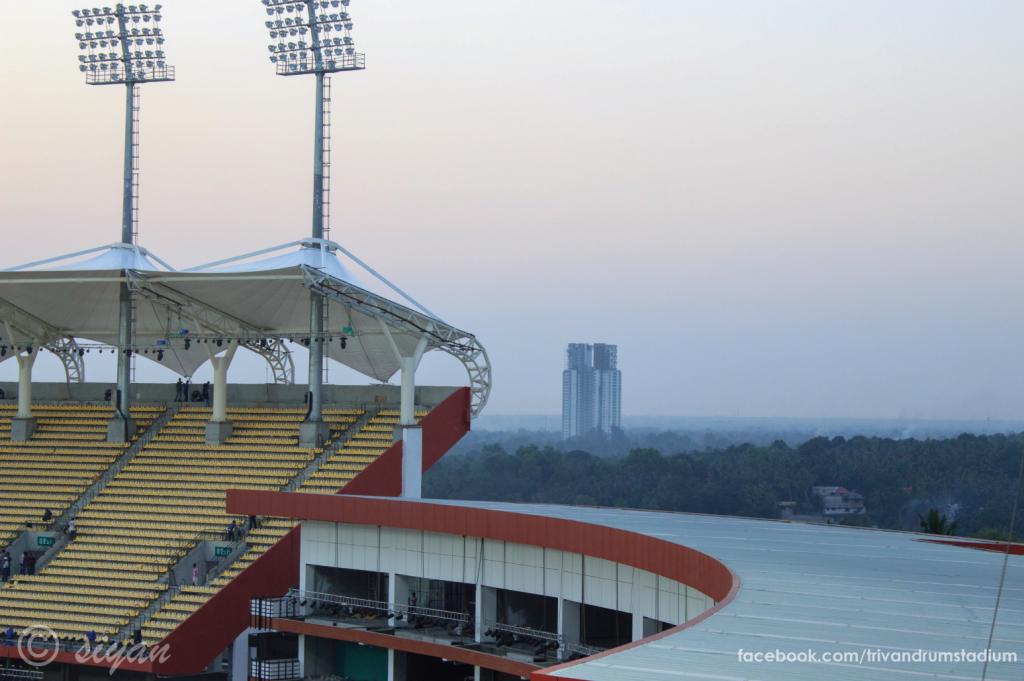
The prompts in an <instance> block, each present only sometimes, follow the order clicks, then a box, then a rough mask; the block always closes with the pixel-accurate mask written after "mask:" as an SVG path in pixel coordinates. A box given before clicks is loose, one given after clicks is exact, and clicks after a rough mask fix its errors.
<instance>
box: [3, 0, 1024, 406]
mask: <svg viewBox="0 0 1024 681" xmlns="http://www.w3.org/2000/svg"><path fill="white" fill-rule="evenodd" d="M163 4H164V13H165V21H164V29H165V31H166V33H167V36H168V43H167V51H168V54H169V61H170V62H171V63H172V64H174V65H176V66H177V74H178V82H176V83H174V84H159V85H149V86H146V87H145V88H144V91H143V98H142V163H141V169H142V204H141V206H142V212H141V218H142V227H141V234H142V238H141V241H142V244H143V245H144V246H146V247H148V248H150V249H152V250H153V251H155V252H156V253H158V254H159V255H161V256H162V257H163V258H165V259H167V260H169V261H170V262H171V263H172V264H174V265H176V266H178V267H186V266H189V265H192V264H196V263H199V262H204V261H208V260H212V259H215V258H219V257H226V256H229V255H232V254H235V253H238V252H241V251H243V250H249V249H255V248H259V247H263V246H268V245H272V244H275V243H279V242H284V241H289V240H291V239H294V238H298V237H301V236H305V235H306V234H308V231H309V213H310V207H309V195H310V193H311V189H310V182H311V180H310V174H311V166H312V148H311V147H312V114H313V83H312V80H311V79H310V78H308V77H307V78H280V77H277V76H275V75H274V73H273V69H272V65H271V64H270V63H269V61H268V60H267V54H268V52H267V48H266V44H267V42H268V40H267V38H266V31H265V29H264V28H263V21H264V19H265V14H264V12H263V7H262V5H261V3H260V2H258V0H218V1H217V2H210V1H209V0H207V1H205V2H200V1H199V0H165V2H164V3H163ZM0 5H2V7H3V10H4V13H3V15H2V21H0V56H2V58H3V70H2V72H0V79H2V83H3V97H4V101H3V104H2V106H0V158H2V163H0V224H2V227H3V233H4V235H5V238H4V240H3V250H2V256H0V265H2V266H11V265H14V264H17V263H20V262H22V261H26V260H31V259H35V258H38V257H43V256H47V255H51V254H55V253H56V252H61V251H71V250H75V249H79V248H84V247H89V246H93V245H98V244H101V243H107V242H111V241H114V240H116V239H117V238H118V236H119V220H120V180H121V178H120V172H121V170H120V164H121V146H120V145H121V130H122V125H123V106H124V102H123V91H122V90H121V89H120V88H116V87H107V88H99V87H88V86H86V85H85V84H84V82H83V78H82V75H81V74H80V73H79V72H78V69H77V68H76V63H77V60H76V55H77V53H78V49H77V44H76V43H75V41H74V39H73V34H74V32H75V30H76V29H75V26H74V22H73V18H72V17H71V15H70V10H71V9H73V8H75V7H78V6H80V4H79V3H70V2H64V1H63V0H61V1H53V2H45V3H43V2H17V3H16V2H14V1H13V0H3V1H2V3H0ZM350 10H351V13H352V15H353V18H354V20H355V31H354V37H355V40H356V43H357V46H358V47H359V48H360V49H361V50H362V51H365V52H366V55H367V69H366V71H364V72H361V73H351V74H342V75H339V76H336V77H335V78H334V81H333V83H334V110H335V114H334V123H335V126H334V131H335V143H334V148H335V166H334V185H333V186H334V206H335V215H334V219H333V225H334V230H333V232H332V237H333V238H335V239H336V240H338V241H340V242H342V243H343V244H344V245H346V246H347V247H348V248H350V249H351V250H353V251H354V252H356V253H357V254H359V255H360V256H362V257H363V258H365V259H366V260H368V261H369V262H370V263H372V264H373V265H375V266H376V267H377V268H378V269H380V270H382V271H383V272H385V273H386V274H388V275H389V276H390V277H391V278H393V279H394V280H395V281H396V282H397V283H398V284H399V285H401V286H403V287H405V288H407V289H408V290H410V291H411V292H413V294H414V295H416V296H417V297H418V298H420V299H421V300H422V301H423V302H425V303H426V304H427V305H428V306H429V307H431V308H432V309H433V310H435V311H436V312H438V313H439V314H440V315H442V316H443V317H445V318H446V319H447V320H449V321H451V322H452V323H454V324H457V325H459V326H461V327H463V328H466V329H469V330H471V331H474V332H475V333H477V334H478V335H479V337H480V338H481V340H482V341H483V342H484V343H485V344H486V345H487V347H488V348H489V350H490V352H491V358H492V361H493V363H494V367H495V391H494V394H493V398H492V402H491V406H490V413H494V414H500V413H521V412H526V413H548V412H555V411H557V410H558V409H559V407H560V390H561V376H560V372H561V369H562V365H563V361H564V357H563V354H564V346H565V344H566V343H568V342H572V341H603V342H611V343H618V344H619V358H620V364H621V368H622V369H623V372H624V398H623V399H624V404H623V410H624V412H625V413H627V414H643V413H649V414H665V415H672V414H680V415H745V416H857V417H895V416H917V417H964V418H979V417H986V416H992V417H1020V416H1021V415H1024V390H1022V386H1024V369H1022V362H1021V356H1022V354H1024V342H1022V340H1021V337H1022V332H1024V316H1022V310H1024V294H1022V287H1021V284H1022V283H1024V282H1022V279H1024V276H1022V274H1021V266H1020V263H1021V257H1020V255H1021V247H1022V245H1024V244H1022V241H1024V239H1022V236H1021V232H1022V229H1021V228H1022V217H1024V208H1022V207H1021V196H1022V189H1021V179H1022V176H1024V173H1022V171H1024V160H1022V159H1024V144H1022V137H1021V125H1022V124H1021V121H1022V120H1024V107H1022V102H1024V79H1022V77H1021V65H1022V64H1024V41H1022V40H1021V26H1022V25H1024V3H1022V2H1019V1H1018V0H1006V1H1004V2H998V1H987V0H963V1H959V2H942V1H937V0H917V1H914V2H900V1H898V0H884V1H881V0H880V1H874V2H873V1H865V0H850V1H848V2H840V1H828V0H806V1H781V0H778V1H768V0H751V1H748V2H738V1H736V2H729V1H723V0H707V1H702V2H695V1H694V2H691V1H686V0H547V1H545V2H541V1H539V0H520V2H515V3H499V2H490V1H487V0H483V1H482V0H435V1H433V2H424V1H422V0H416V1H413V0H402V1H399V0H353V2H352V5H351V8H350ZM46 361H47V362H51V364H48V365H47V364H43V361H42V360H41V369H40V371H39V375H40V376H41V377H51V378H52V377H54V376H56V372H55V367H54V366H53V365H52V360H50V359H47V360H46ZM141 366H142V365H141V364H140V374H139V375H140V378H157V377H161V376H166V374H161V373H160V372H161V370H159V369H153V370H151V369H147V370H142V369H141ZM206 372H207V373H208V370H206ZM300 373H302V372H301V371H300ZM14 374H15V370H14V366H13V362H5V363H4V364H2V365H0V378H4V379H9V378H11V377H13V376H14ZM334 376H336V377H337V378H336V380H346V381H353V380H355V381H359V382H364V381H365V380H366V379H362V378H359V377H353V376H352V375H351V374H349V373H346V372H343V371H340V370H339V371H337V372H335V373H334V374H332V377H334ZM89 378H90V379H92V380H111V379H112V378H113V367H112V365H111V364H100V363H97V364H96V365H95V366H91V367H90V373H89ZM263 378H264V370H263V368H262V366H261V364H260V360H258V359H247V360H245V361H242V360H238V361H236V365H235V366H234V367H233V368H232V373H231V379H232V380H240V381H241V380H263ZM422 380H424V381H426V382H435V383H451V382H455V381H458V382H464V380H465V378H464V374H463V373H462V372H461V368H460V367H459V366H458V365H457V364H455V362H454V360H449V359H447V358H445V357H443V356H441V357H439V358H437V359H431V360H430V361H427V362H425V366H424V370H423V372H422Z"/></svg>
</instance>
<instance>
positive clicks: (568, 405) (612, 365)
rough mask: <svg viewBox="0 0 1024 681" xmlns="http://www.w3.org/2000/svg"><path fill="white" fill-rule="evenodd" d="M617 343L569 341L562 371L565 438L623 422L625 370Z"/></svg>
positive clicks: (606, 429)
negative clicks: (619, 358) (619, 365)
mask: <svg viewBox="0 0 1024 681" xmlns="http://www.w3.org/2000/svg"><path fill="white" fill-rule="evenodd" d="M618 354H619V351H618V346H615V345H606V344H604V343H595V344H593V345H588V344H586V343H570V344H569V349H568V350H567V351H566V364H565V371H563V372H562V437H563V438H570V437H574V436H576V435H582V434H584V433H588V432H590V431H591V430H595V429H596V430H600V431H603V432H605V433H611V432H612V429H613V428H619V427H621V425H622V372H621V371H619V369H618Z"/></svg>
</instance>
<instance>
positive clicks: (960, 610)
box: [431, 500, 1024, 681]
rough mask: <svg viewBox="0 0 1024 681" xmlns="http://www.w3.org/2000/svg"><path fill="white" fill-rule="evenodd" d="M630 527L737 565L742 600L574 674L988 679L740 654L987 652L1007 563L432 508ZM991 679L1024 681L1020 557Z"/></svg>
mask: <svg viewBox="0 0 1024 681" xmlns="http://www.w3.org/2000/svg"><path fill="white" fill-rule="evenodd" d="M431 503H440V504H454V505H467V506H474V507H479V508H487V509H494V510H507V511H515V512H518V513H528V514H535V515H542V516H552V517H557V518H564V519H569V520H577V521H582V522H587V523H593V524H598V525H604V526H607V527H613V528H620V529H623V530H628V531H631V532H637V533H639V534H646V535H650V536H653V537H657V538H659V539H663V540H666V541H671V542H675V543H679V544H684V545H686V546H689V547H691V548H694V549H697V550H699V551H702V552H704V553H707V554H708V555H711V556H713V557H715V558H717V559H718V560H720V561H722V562H723V563H725V564H726V565H728V566H729V568H731V569H732V570H733V571H734V572H735V573H736V574H737V575H738V576H739V579H740V590H739V593H738V594H737V596H736V598H735V599H734V600H733V601H732V602H730V603H728V604H727V605H725V606H724V607H723V608H722V609H721V610H720V611H719V612H717V613H715V614H713V615H711V616H710V617H709V618H708V619H706V620H704V621H703V622H700V623H698V624H696V625H694V626H692V627H691V628H688V629H685V630H682V631H680V632H677V633H673V634H671V635H669V636H667V637H664V638H661V639H659V640H656V641H653V642H651V643H648V644H644V645H640V646H637V647H634V648H630V649H627V650H624V651H622V652H619V653H614V654H611V655H608V656H605V657H601V658H597V659H594V660H592V661H582V662H581V663H579V664H577V665H575V666H573V667H571V668H567V669H564V670H559V671H556V672H553V674H554V675H555V676H560V677H567V678H572V679H588V680H593V681H654V680H657V679H708V680H715V681H755V680H758V681H776V680H778V681H783V680H784V681H824V680H828V681H903V680H906V681H912V680H914V679H936V680H947V679H948V680H967V679H974V680H977V679H981V671H982V664H981V663H980V662H977V663H975V662H960V663H957V662H931V661H920V662H893V661H864V662H862V663H856V662H853V663H845V662H844V663H826V662H818V663H769V662H764V663H754V662H745V661H741V660H740V659H739V655H738V651H739V650H740V649H742V650H745V651H759V652H774V651H776V650H781V651H785V652H794V653H795V652H800V653H803V652H805V651H808V650H811V651H815V652H816V653H817V654H818V655H821V654H823V653H826V652H831V651H844V652H853V653H856V654H858V655H861V654H862V651H865V650H880V651H883V652H888V653H891V652H897V651H917V650H918V649H922V650H926V651H960V650H961V649H966V650H968V651H980V650H983V649H984V648H985V647H986V643H987V640H988V635H989V628H990V627H991V625H992V614H993V608H994V605H995V601H996V594H997V591H998V585H999V579H1000V573H1001V571H1002V566H1003V559H1004V557H1003V554H1000V553H995V552H990V551H980V550H975V549H970V548H960V547H954V546H947V545H939V544H933V543H927V542H923V541H919V540H920V539H922V538H923V537H924V536H925V535H919V534H914V533H906V532H886V531H877V530H862V529H854V528H847V527H837V526H825V525H808V524H799V523H785V522H778V521H767V520H752V519H743V518H730V517H719V516H704V515H691V514H681V513H659V512H646V511H628V510H616V509H603V508H584V507H573V506H554V505H534V504H501V503H492V502H458V501H433V500H432V501H431ZM992 649H993V650H994V651H997V652H1004V651H1005V652H1014V653H1016V655H1017V659H1018V660H1019V661H1018V662H1017V663H1003V662H993V663H990V664H989V668H988V673H987V676H986V679H987V680H988V681H1020V679H1024V557H1021V556H1016V557H1015V556H1011V557H1010V559H1009V565H1008V569H1007V572H1006V581H1005V589H1004V592H1003V596H1002V602H1001V604H1000V608H999V617H998V621H997V626H996V628H995V636H994V639H993V644H992Z"/></svg>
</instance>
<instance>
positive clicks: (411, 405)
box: [380, 320, 427, 499]
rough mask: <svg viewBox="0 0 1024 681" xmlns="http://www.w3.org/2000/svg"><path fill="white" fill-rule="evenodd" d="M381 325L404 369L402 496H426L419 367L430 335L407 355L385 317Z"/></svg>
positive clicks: (399, 419)
mask: <svg viewBox="0 0 1024 681" xmlns="http://www.w3.org/2000/svg"><path fill="white" fill-rule="evenodd" d="M380 326H381V329H383V331H384V335H385V336H386V337H387V339H388V341H389V342H390V344H391V351H392V352H394V353H395V358H396V359H397V360H398V364H399V366H400V367H401V370H402V393H401V400H402V401H401V404H400V406H399V411H398V414H399V418H398V427H399V428H400V429H401V433H402V496H403V497H405V498H407V499H419V498H421V497H422V496H423V429H422V428H421V427H420V425H419V423H417V421H416V369H417V368H419V365H420V360H421V359H423V353H424V352H426V350H427V337H426V336H420V340H419V342H418V343H417V344H416V349H415V350H413V353H412V355H408V356H406V355H403V354H402V352H401V350H399V348H398V344H397V343H395V339H394V337H393V336H392V335H391V329H389V328H388V325H387V324H386V323H385V322H384V320H380Z"/></svg>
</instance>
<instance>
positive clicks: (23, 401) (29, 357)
mask: <svg viewBox="0 0 1024 681" xmlns="http://www.w3.org/2000/svg"><path fill="white" fill-rule="evenodd" d="M38 354H39V346H38V345H35V346H33V347H32V350H31V352H29V353H27V354H24V355H23V354H21V353H20V352H19V353H17V355H15V357H16V358H17V360H18V414H17V415H16V416H15V418H19V419H30V418H32V365H33V364H35V363H36V356H37V355H38Z"/></svg>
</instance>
